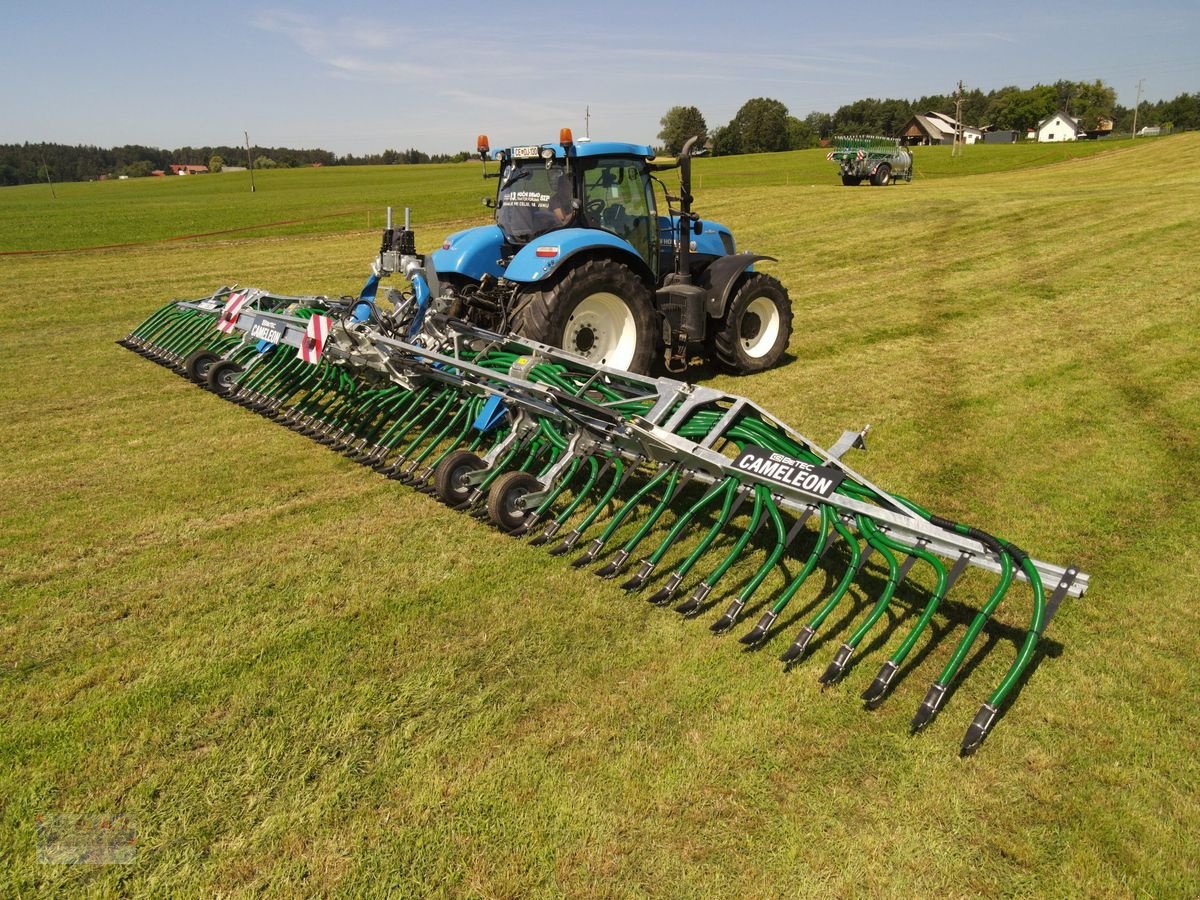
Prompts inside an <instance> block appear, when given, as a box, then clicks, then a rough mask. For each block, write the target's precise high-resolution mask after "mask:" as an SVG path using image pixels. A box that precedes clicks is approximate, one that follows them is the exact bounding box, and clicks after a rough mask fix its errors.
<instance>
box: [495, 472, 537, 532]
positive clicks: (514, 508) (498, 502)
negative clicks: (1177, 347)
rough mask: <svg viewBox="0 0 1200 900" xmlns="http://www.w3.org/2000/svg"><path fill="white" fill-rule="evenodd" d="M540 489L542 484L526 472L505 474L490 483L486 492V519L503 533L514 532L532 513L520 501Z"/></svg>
mask: <svg viewBox="0 0 1200 900" xmlns="http://www.w3.org/2000/svg"><path fill="white" fill-rule="evenodd" d="M541 489H542V483H541V482H540V481H538V480H537V479H536V478H535V477H534V476H532V475H530V474H529V473H528V472H505V473H504V474H503V475H501V476H500V477H499V478H497V479H496V480H495V481H494V482H493V483H492V489H491V490H490V491H488V499H487V511H488V517H489V518H490V519H491V520H492V522H493V523H495V525H496V526H497V527H499V528H502V529H504V530H505V531H510V532H511V531H516V530H517V529H518V528H520V527H521V526H522V525H524V524H525V520H526V519H528V518H529V516H530V514H531V513H532V512H533V510H532V509H526V508H525V507H524V506H523V505H522V504H521V500H522V499H523V498H524V497H525V495H526V494H532V493H534V492H535V491H540V490H541Z"/></svg>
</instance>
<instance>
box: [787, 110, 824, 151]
mask: <svg viewBox="0 0 1200 900" xmlns="http://www.w3.org/2000/svg"><path fill="white" fill-rule="evenodd" d="M787 129H788V149H789V150H807V149H808V148H809V147H816V146H817V145H818V144H819V143H820V140H819V139H818V137H817V133H816V132H815V131H813V128H812V126H811V125H810V124H809V123H808V121H807V120H806V119H797V118H796V117H795V116H788V117H787Z"/></svg>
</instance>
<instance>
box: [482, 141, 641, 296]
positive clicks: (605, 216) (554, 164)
mask: <svg viewBox="0 0 1200 900" xmlns="http://www.w3.org/2000/svg"><path fill="white" fill-rule="evenodd" d="M651 153H652V151H650V148H649V147H640V146H638V145H635V144H614V143H611V142H605V143H603V144H601V143H596V144H592V143H590V142H584V143H581V144H573V143H568V144H567V146H566V147H564V146H562V145H561V144H560V145H554V144H548V145H544V146H532V147H513V148H511V149H509V150H502V151H499V152H498V153H497V154H496V155H497V157H498V158H499V160H500V163H501V168H500V172H499V183H498V185H497V187H496V199H495V208H496V225H497V227H498V228H499V229H500V231H501V232H502V233H503V235H504V239H505V241H506V243H508V244H510V245H512V246H513V247H514V248H519V247H523V246H524V245H526V244H528V243H529V242H530V241H532V240H534V239H535V238H539V237H542V236H543V235H546V234H548V233H550V232H552V231H557V230H559V229H563V228H592V229H599V230H602V231H607V232H609V233H610V234H613V235H615V236H616V237H618V238H620V239H621V240H623V241H625V242H626V243H628V244H629V245H630V246H631V247H633V249H634V250H635V251H636V252H637V254H638V256H640V257H641V258H642V260H643V261H644V262H645V263H646V265H647V266H648V267H649V268H650V270H651V271H652V273H653V274H654V275H655V277H657V276H658V269H659V222H658V217H657V214H656V208H655V202H654V185H653V182H652V181H651V179H650V168H649V166H648V165H647V162H646V160H647V156H648V155H651Z"/></svg>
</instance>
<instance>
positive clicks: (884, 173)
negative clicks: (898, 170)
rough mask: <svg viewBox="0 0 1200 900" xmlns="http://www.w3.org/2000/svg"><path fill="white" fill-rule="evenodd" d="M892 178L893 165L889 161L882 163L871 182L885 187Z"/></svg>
mask: <svg viewBox="0 0 1200 900" xmlns="http://www.w3.org/2000/svg"><path fill="white" fill-rule="evenodd" d="M891 180H892V167H891V166H889V165H888V164H887V163H883V164H882V165H880V167H879V168H878V169H876V170H875V174H874V175H872V176H871V184H873V185H875V186H876V187H883V186H884V185H885V184H887V183H888V182H889V181H891Z"/></svg>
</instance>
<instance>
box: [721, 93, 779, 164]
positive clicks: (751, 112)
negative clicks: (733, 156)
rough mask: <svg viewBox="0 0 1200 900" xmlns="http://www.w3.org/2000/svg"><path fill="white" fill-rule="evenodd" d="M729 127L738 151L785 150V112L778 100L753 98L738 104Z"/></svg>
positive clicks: (766, 151) (772, 151) (762, 151)
mask: <svg viewBox="0 0 1200 900" xmlns="http://www.w3.org/2000/svg"><path fill="white" fill-rule="evenodd" d="M729 125H730V127H731V128H733V129H734V131H735V132H737V141H738V152H739V153H775V152H777V151H779V150H786V149H788V111H787V107H786V106H784V105H783V104H782V103H780V102H779V101H778V100H772V99H771V98H769V97H755V98H754V99H753V100H747V101H746V102H745V103H743V104H742V108H741V109H739V110H738V111H737V115H735V116H734V117H733V121H732V122H730V123H729Z"/></svg>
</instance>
